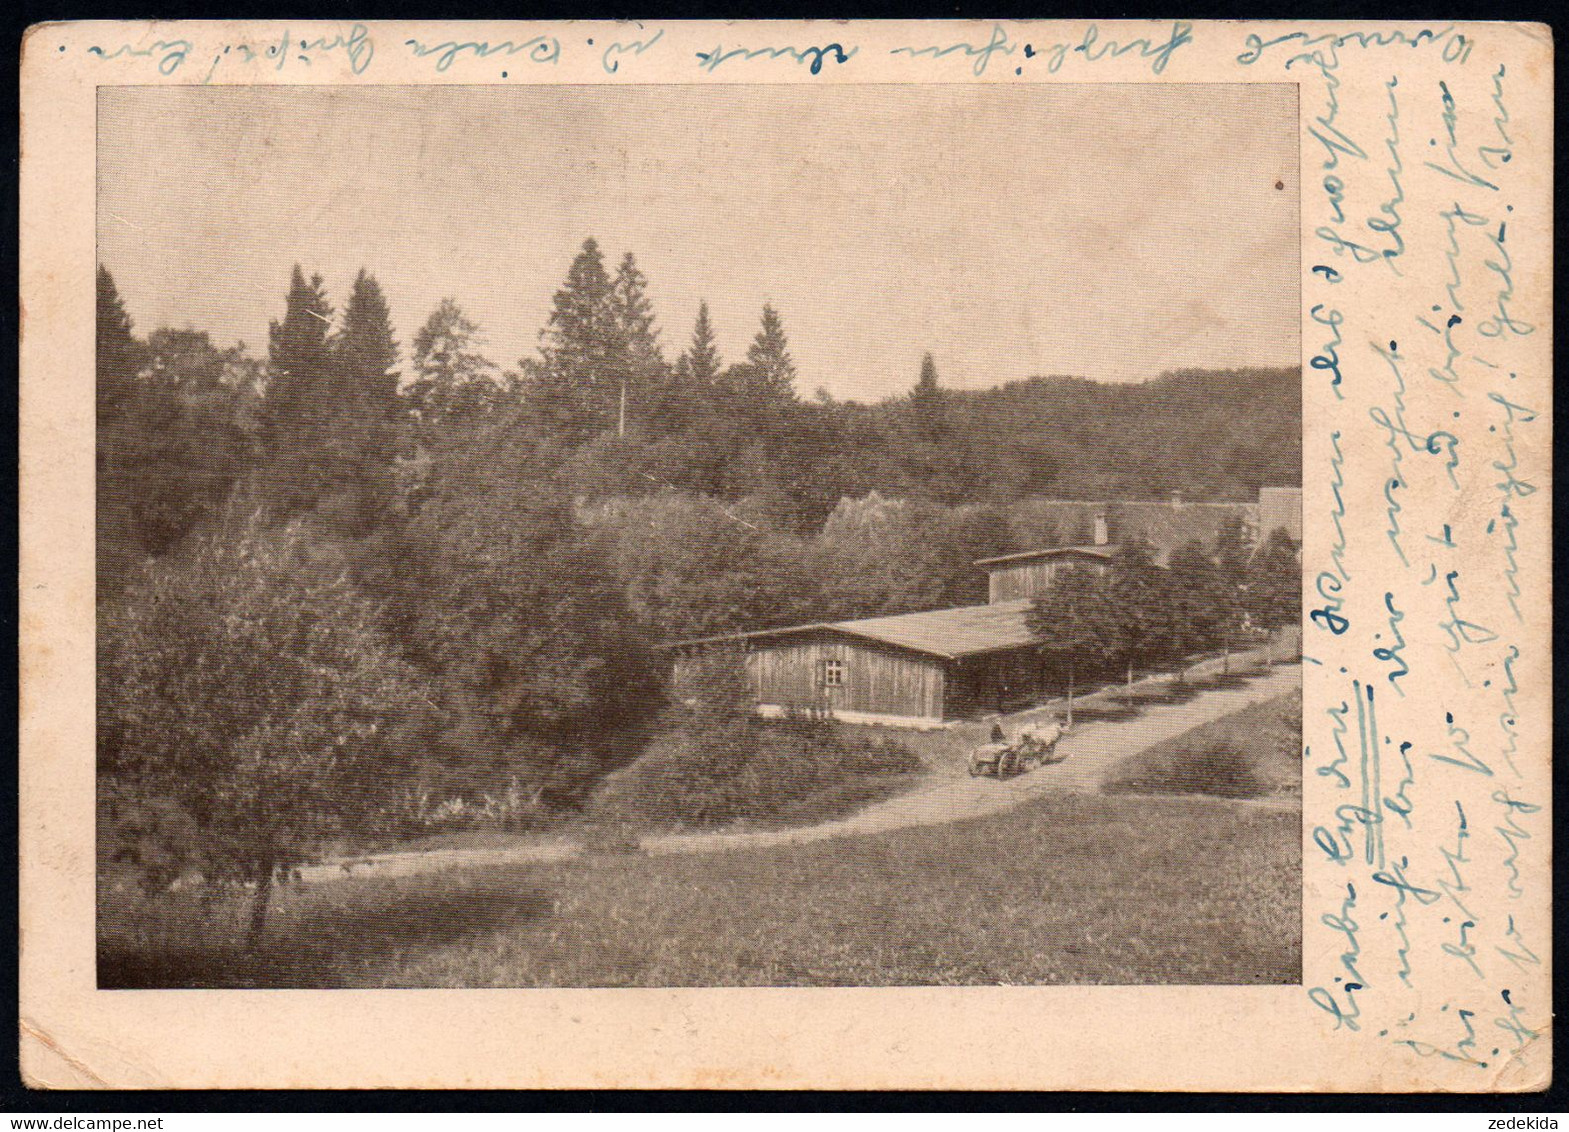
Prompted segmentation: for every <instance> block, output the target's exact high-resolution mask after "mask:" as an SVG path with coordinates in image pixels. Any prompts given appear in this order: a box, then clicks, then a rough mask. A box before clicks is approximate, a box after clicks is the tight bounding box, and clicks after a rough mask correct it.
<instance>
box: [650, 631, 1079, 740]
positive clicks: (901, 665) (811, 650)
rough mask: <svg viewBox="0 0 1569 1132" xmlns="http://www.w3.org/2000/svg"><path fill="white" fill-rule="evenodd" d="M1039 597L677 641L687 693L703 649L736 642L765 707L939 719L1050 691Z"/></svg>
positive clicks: (1004, 706) (849, 716)
mask: <svg viewBox="0 0 1569 1132" xmlns="http://www.w3.org/2000/svg"><path fill="white" fill-rule="evenodd" d="M1032 604H1033V603H1032V602H1029V601H1014V602H1000V603H997V604H992V605H971V606H962V607H960V608H956V609H936V610H932V611H930V612H926V613H904V614H898V615H895V616H891V617H870V618H865V619H862V620H859V621H837V622H827V623H821V624H813V625H795V626H791V627H789V628H785V629H766V630H763V631H761V632H754V633H732V634H727V635H725V636H719V637H705V638H702V639H700V640H692V641H681V642H678V643H676V644H674V645H670V646H668V648H669V649H670V651H671V652H672V653H673V663H672V674H673V683H674V686H675V688H676V690H677V692H678V693H679V692H682V691H686V690H690V689H691V687H692V684H691V681H692V678H693V675H694V670H695V669H696V667H697V663H698V661H699V659H700V658H702V657H703V656H705V654H709V653H711V652H712V651H714V650H715V649H721V648H733V649H735V650H737V651H738V652H739V653H740V654H741V656H742V657H743V658H744V663H745V665H746V672H747V676H748V679H749V680H750V682H751V685H752V694H753V696H754V697H755V698H756V700H757V704H758V706H759V707H760V708H761V709H762V710H763V711H764V712H781V711H786V710H789V709H792V708H794V709H812V710H825V711H828V712H830V713H831V714H832V715H833V716H834V717H835V718H837V719H842V720H845V721H848V722H871V723H893V724H902V725H908V726H936V725H938V724H941V723H942V722H943V721H945V720H952V719H964V718H967V717H971V716H976V715H984V714H988V713H990V712H996V711H1008V710H1013V709H1015V708H1018V707H1022V706H1025V705H1027V704H1030V703H1035V702H1038V701H1039V700H1040V699H1041V698H1043V696H1044V694H1045V689H1046V688H1047V686H1048V685H1047V681H1046V677H1047V675H1048V673H1047V670H1046V666H1045V661H1043V660H1042V658H1041V657H1040V655H1039V649H1038V648H1037V646H1038V645H1039V644H1040V640H1039V638H1037V637H1036V636H1035V634H1034V633H1033V632H1031V630H1030V627H1029V625H1028V623H1027V615H1028V613H1029V610H1030V607H1031V605H1032Z"/></svg>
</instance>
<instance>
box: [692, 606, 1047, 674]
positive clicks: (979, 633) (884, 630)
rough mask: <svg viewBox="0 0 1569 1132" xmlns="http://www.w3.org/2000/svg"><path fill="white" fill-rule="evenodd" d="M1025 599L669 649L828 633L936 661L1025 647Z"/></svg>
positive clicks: (1028, 641) (733, 636) (1029, 635)
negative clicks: (936, 659) (921, 655)
mask: <svg viewBox="0 0 1569 1132" xmlns="http://www.w3.org/2000/svg"><path fill="white" fill-rule="evenodd" d="M1033 604H1034V603H1033V602H1032V601H1030V600H1029V599H1025V600H1023V601H1002V602H996V603H995V604H992V605H964V606H959V607H958V608H955V609H932V610H927V611H925V612H923V613H897V614H893V615H891V616H888V617H866V618H861V619H859V620H856V621H819V622H814V623H812V624H810V625H791V626H789V627H788V628H784V629H763V630H759V631H757V632H752V633H728V634H725V635H723V636H718V637H701V638H698V639H696V640H690V641H676V642H673V643H671V644H670V645H668V646H667V647H669V648H679V647H682V646H693V645H710V644H721V643H725V642H734V643H736V644H741V643H744V642H748V641H752V642H761V641H765V640H772V639H780V638H784V637H790V636H798V635H801V634H805V633H813V632H817V633H829V634H837V635H842V636H847V637H856V638H859V639H861V640H865V641H873V642H876V643H878V644H884V645H891V646H893V647H895V648H901V649H906V650H908V651H910V652H917V653H921V654H923V655H925V656H933V657H937V658H938V659H940V660H958V659H959V658H960V657H965V656H975V655H978V654H980V653H988V652H1002V651H1005V650H1007V649H1016V648H1027V647H1029V646H1030V645H1034V644H1037V643H1039V641H1040V638H1039V637H1037V636H1036V635H1035V634H1034V633H1033V632H1032V631H1031V630H1030V627H1029V624H1028V614H1029V610H1030V606H1031V605H1033Z"/></svg>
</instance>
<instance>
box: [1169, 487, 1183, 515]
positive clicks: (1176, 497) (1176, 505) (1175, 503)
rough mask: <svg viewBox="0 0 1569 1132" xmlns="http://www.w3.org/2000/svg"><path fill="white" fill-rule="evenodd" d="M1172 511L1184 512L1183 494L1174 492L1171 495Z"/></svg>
mask: <svg viewBox="0 0 1569 1132" xmlns="http://www.w3.org/2000/svg"><path fill="white" fill-rule="evenodd" d="M1171 509H1172V510H1173V511H1181V510H1182V492H1180V491H1174V492H1172V493H1171Z"/></svg>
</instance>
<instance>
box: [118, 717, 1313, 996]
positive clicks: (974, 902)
mask: <svg viewBox="0 0 1569 1132" xmlns="http://www.w3.org/2000/svg"><path fill="white" fill-rule="evenodd" d="M1300 711H1301V695H1300V691H1292V692H1290V693H1289V694H1286V695H1283V696H1279V697H1276V698H1274V699H1271V700H1268V701H1265V702H1263V703H1256V704H1252V705H1249V706H1248V707H1245V708H1243V709H1242V710H1240V711H1237V712H1234V713H1233V714H1231V715H1229V716H1225V717H1223V718H1222V719H1219V720H1216V721H1213V722H1211V723H1208V724H1205V725H1204V726H1202V727H1200V728H1195V729H1194V730H1193V731H1191V732H1189V733H1187V734H1185V735H1182V736H1178V737H1177V738H1176V739H1174V740H1171V741H1168V742H1167V743H1163V744H1158V745H1156V746H1155V747H1151V748H1149V749H1148V750H1146V751H1145V752H1143V753H1142V754H1140V755H1137V756H1135V757H1133V758H1130V759H1129V760H1127V761H1125V762H1124V763H1123V764H1120V765H1119V766H1118V767H1116V768H1114V769H1113V771H1112V772H1111V773H1109V774H1108V782H1107V785H1108V788H1109V789H1110V790H1111V791H1114V792H1112V793H1105V794H1082V793H1049V794H1046V795H1043V796H1041V797H1039V798H1036V799H1033V800H1030V801H1027V802H1025V803H1023V804H1022V805H1020V806H1018V807H1017V808H1014V809H1011V810H1008V811H1005V812H1000V813H993V814H987V815H984V816H980V817H975V818H970V819H966V820H960V821H953V822H948V823H945V824H938V825H929V826H922V827H916V828H907V829H899V830H894V831H891V832H887V833H881V834H873V835H868V836H860V837H847V838H839V839H834V840H827V841H820V842H815V843H811V844H805V845H778V846H771V847H763V848H747V849H732V850H727V851H716V852H704V853H684V854H671V855H645V854H642V853H637V852H591V853H589V854H587V855H585V856H581V857H578V858H575V859H570V860H562V861H555V862H544V863H518V864H505V865H497V866H490V867H484V868H479V867H476V868H468V869H449V870H446V871H444V872H440V873H433V874H426V875H413V876H404V877H391V878H349V879H346V880H343V881H342V882H339V883H334V884H330V885H304V886H294V887H292V888H291V889H290V890H289V891H287V892H286V893H285V894H283V895H282V896H281V897H280V899H279V903H278V907H277V910H276V913H275V919H274V925H273V929H272V931H271V933H270V937H269V938H268V940H267V941H266V942H264V944H263V945H262V947H261V949H260V950H259V951H257V952H254V953H246V952H244V951H243V950H242V949H241V948H240V946H239V944H238V940H239V938H240V932H239V931H238V930H237V917H238V908H237V907H236V908H232V909H231V908H229V907H227V906H219V907H216V908H212V909H207V910H203V909H202V908H201V906H200V905H199V903H198V902H197V901H196V900H195V899H194V898H192V899H190V900H188V901H183V902H182V901H181V900H180V899H179V898H178V897H179V894H175V898H174V899H172V900H171V899H167V898H166V899H161V900H160V901H159V902H158V904H157V905H156V906H147V907H142V908H135V907H132V906H130V905H127V904H126V903H125V902H124V901H123V900H119V899H117V900H116V901H114V902H112V904H108V905H105V906H103V907H102V908H101V913H100V914H101V916H106V917H112V918H111V919H106V920H105V922H104V923H103V924H102V925H101V926H102V931H101V937H100V954H99V978H100V984H101V985H103V986H203V987H211V986H280V987H339V986H348V987H397V986H406V987H414V986H421V987H423V986H437V987H470V986H487V987H489V986H493V987H506V986H742V985H749V986H900V985H934V984H937V985H954V984H992V985H996V984H1142V983H1170V984H1268V983H1277V984H1285V983H1292V982H1295V981H1297V979H1298V978H1299V970H1300V964H1301V955H1300V945H1299V942H1298V941H1299V924H1298V921H1299V905H1300V872H1301V859H1300V844H1301V835H1300V809H1299V806H1298V804H1297V800H1296V797H1295V796H1294V794H1293V790H1292V785H1291V783H1292V782H1293V781H1294V780H1295V779H1297V778H1299V777H1300V760H1296V762H1295V767H1296V770H1295V773H1294V774H1293V772H1292V766H1293V762H1292V760H1293V759H1295V749H1294V743H1295V740H1294V739H1292V738H1291V735H1292V734H1293V729H1294V727H1295V719H1296V718H1297V717H1299V715H1300ZM1221 750H1226V751H1229V752H1230V754H1229V755H1228V756H1226V757H1225V758H1224V759H1222V760H1221V762H1222V763H1223V764H1224V766H1226V767H1229V768H1230V771H1229V772H1228V773H1229V777H1224V779H1223V781H1222V780H1217V781H1221V783H1222V785H1221V787H1220V792H1221V793H1222V794H1230V795H1239V794H1240V795H1242V796H1231V797H1224V796H1216V795H1215V794H1214V793H1213V792H1212V791H1211V790H1207V789H1202V788H1200V789H1196V788H1194V785H1193V783H1192V782H1191V781H1190V779H1191V775H1188V774H1187V773H1186V771H1184V770H1183V769H1182V768H1183V767H1184V766H1185V765H1186V762H1187V755H1191V754H1192V753H1193V752H1198V753H1199V754H1200V755H1203V756H1204V757H1211V753H1212V752H1214V751H1221ZM1185 752H1186V754H1185ZM1214 758H1219V756H1215V757H1214ZM1213 761H1214V759H1212V762H1213ZM1237 767H1243V768H1245V773H1241V774H1240V776H1239V772H1237V770H1236V768H1237ZM1239 780H1244V781H1246V782H1247V783H1249V784H1251V785H1250V786H1249V788H1248V789H1246V790H1240V791H1239V790H1238V789H1235V788H1234V784H1235V782H1236V781H1239ZM1202 785H1203V784H1202V783H1200V786H1201V787H1202ZM230 941H233V942H230Z"/></svg>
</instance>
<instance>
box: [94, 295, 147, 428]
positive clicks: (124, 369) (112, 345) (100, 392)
mask: <svg viewBox="0 0 1569 1132" xmlns="http://www.w3.org/2000/svg"><path fill="white" fill-rule="evenodd" d="M132 330H133V327H132V324H131V316H130V315H128V314H127V313H126V312H125V303H124V302H123V301H122V300H121V298H120V291H119V288H117V287H116V286H115V283H114V276H112V275H110V274H109V269H108V268H106V267H104V266H103V265H102V264H100V265H99V267H98V318H97V335H96V342H97V397H96V400H97V404H98V424H99V426H100V427H102V426H103V425H105V424H107V423H108V422H109V420H110V419H111V418H112V417H113V416H114V414H115V413H116V412H117V411H118V410H119V409H120V408H121V407H122V406H123V405H124V403H125V401H126V399H127V398H128V397H129V396H130V395H131V392H132V388H133V386H134V385H135V384H136V375H137V374H138V373H139V372H140V371H141V368H142V365H143V363H144V362H145V361H146V349H145V347H144V346H143V345H142V344H141V343H140V342H138V341H137V340H136V336H135V334H134V333H132Z"/></svg>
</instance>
